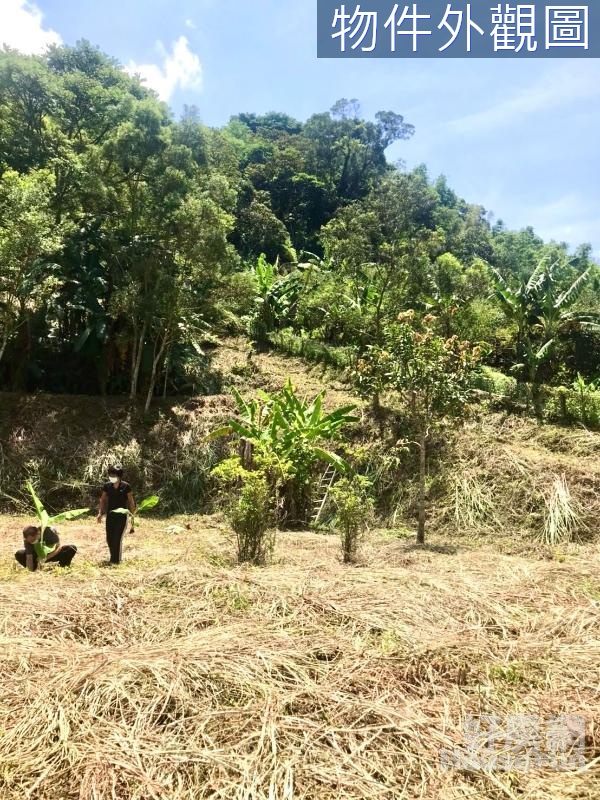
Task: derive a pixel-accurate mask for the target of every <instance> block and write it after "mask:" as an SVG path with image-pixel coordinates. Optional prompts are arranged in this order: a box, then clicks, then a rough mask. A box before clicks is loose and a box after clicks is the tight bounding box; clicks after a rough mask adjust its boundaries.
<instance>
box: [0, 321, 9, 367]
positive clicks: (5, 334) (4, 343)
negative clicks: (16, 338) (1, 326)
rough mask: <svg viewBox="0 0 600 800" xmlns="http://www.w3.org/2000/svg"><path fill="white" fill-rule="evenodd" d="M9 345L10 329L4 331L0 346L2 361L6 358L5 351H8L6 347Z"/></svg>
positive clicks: (0, 359) (0, 358)
mask: <svg viewBox="0 0 600 800" xmlns="http://www.w3.org/2000/svg"><path fill="white" fill-rule="evenodd" d="M7 344H8V328H6V330H5V331H4V335H3V336H2V345H1V346H0V361H2V358H3V357H4V351H5V350H6V345H7Z"/></svg>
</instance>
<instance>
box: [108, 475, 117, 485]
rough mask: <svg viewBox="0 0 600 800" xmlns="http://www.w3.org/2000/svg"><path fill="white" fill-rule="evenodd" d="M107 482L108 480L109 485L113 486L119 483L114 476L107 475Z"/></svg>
mask: <svg viewBox="0 0 600 800" xmlns="http://www.w3.org/2000/svg"><path fill="white" fill-rule="evenodd" d="M108 480H109V481H110V482H111V483H113V484H116V483H118V482H119V479H118V478H117V476H116V475H109V476H108Z"/></svg>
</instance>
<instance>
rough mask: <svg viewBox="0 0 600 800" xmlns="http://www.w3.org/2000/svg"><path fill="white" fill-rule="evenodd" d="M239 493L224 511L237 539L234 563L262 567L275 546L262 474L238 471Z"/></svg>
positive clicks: (268, 502)
mask: <svg viewBox="0 0 600 800" xmlns="http://www.w3.org/2000/svg"><path fill="white" fill-rule="evenodd" d="M240 475H241V476H242V481H243V484H242V489H241V492H240V494H239V497H238V498H237V500H235V501H234V502H233V503H232V504H231V505H230V506H229V508H228V509H227V510H226V515H227V518H228V520H229V524H230V525H231V527H232V528H233V531H234V533H235V535H236V537H237V549H238V561H239V562H240V564H242V563H244V562H248V563H250V564H255V565H256V566H262V565H264V564H266V563H267V562H268V560H269V558H270V556H271V553H272V552H273V548H274V546H275V536H274V533H273V532H272V531H270V528H271V521H272V513H271V490H270V488H269V484H268V483H267V479H266V477H265V475H264V474H263V473H262V472H258V471H256V472H251V471H249V470H245V469H243V468H241V467H240Z"/></svg>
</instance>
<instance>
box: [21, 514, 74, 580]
mask: <svg viewBox="0 0 600 800" xmlns="http://www.w3.org/2000/svg"><path fill="white" fill-rule="evenodd" d="M41 533H42V529H41V528H36V527H35V525H28V526H27V527H26V528H24V529H23V549H22V550H17V552H16V553H15V558H16V559H17V561H18V562H19V564H20V565H21V566H22V567H26V568H27V569H29V570H31V571H32V572H34V571H35V570H36V569H37V568H38V565H39V564H40V563H42V564H43V563H45V562H48V563H52V562H54V563H57V564H60V566H61V567H68V566H69V565H70V564H71V561H73V558H74V557H75V553H76V552H77V548H76V547H75V545H74V544H63V545H61V544H60V539H59V536H58V531H57V530H56V528H50V527H48V528H46V530H45V531H44V535H43V536H42V535H41Z"/></svg>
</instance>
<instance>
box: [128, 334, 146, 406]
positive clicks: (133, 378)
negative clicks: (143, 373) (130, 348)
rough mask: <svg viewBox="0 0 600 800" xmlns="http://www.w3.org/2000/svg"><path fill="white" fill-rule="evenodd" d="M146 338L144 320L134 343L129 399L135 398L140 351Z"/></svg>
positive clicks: (140, 359)
mask: <svg viewBox="0 0 600 800" xmlns="http://www.w3.org/2000/svg"><path fill="white" fill-rule="evenodd" d="M145 338H146V322H145V321H144V324H143V325H142V332H141V333H140V337H139V339H138V341H137V343H136V351H135V359H134V361H133V370H132V372H131V387H130V389H129V399H130V400H135V396H136V394H137V385H138V379H139V375H140V366H141V363H142V353H143V350H144V339H145Z"/></svg>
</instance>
